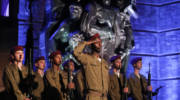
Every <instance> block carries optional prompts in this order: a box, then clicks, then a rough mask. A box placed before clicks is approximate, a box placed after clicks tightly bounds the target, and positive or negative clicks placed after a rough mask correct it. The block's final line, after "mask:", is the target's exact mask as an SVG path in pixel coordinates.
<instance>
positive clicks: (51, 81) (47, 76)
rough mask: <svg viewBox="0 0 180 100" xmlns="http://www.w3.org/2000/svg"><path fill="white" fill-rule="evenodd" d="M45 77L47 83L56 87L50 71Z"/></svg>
mask: <svg viewBox="0 0 180 100" xmlns="http://www.w3.org/2000/svg"><path fill="white" fill-rule="evenodd" d="M45 77H46V79H47V82H48V83H49V84H50V86H52V87H56V84H55V83H54V81H53V79H52V77H51V73H50V72H49V71H47V72H46V75H45Z"/></svg>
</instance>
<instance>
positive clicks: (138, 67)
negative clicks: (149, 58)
mask: <svg viewBox="0 0 180 100" xmlns="http://www.w3.org/2000/svg"><path fill="white" fill-rule="evenodd" d="M135 67H136V68H137V69H138V70H140V69H141V68H142V61H141V60H139V61H138V62H137V63H136V64H135Z"/></svg>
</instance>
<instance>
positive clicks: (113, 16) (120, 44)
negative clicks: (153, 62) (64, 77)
mask: <svg viewBox="0 0 180 100" xmlns="http://www.w3.org/2000/svg"><path fill="white" fill-rule="evenodd" d="M134 2H135V1H134V0H133V1H128V2H127V0H112V1H111V0H94V1H92V2H89V3H88V4H86V3H82V0H80V1H76V3H72V4H70V5H69V6H68V7H69V15H70V16H69V17H68V18H66V19H65V20H63V21H62V22H61V24H60V26H59V28H58V29H57V30H56V31H55V32H54V33H53V34H52V35H51V37H50V40H51V41H52V42H50V43H51V45H52V47H51V48H50V49H51V50H50V51H53V50H56V49H60V50H61V51H62V52H63V53H64V55H65V56H67V55H68V57H70V56H71V57H72V54H71V52H72V51H73V49H74V47H75V46H77V44H78V43H79V42H80V41H83V40H84V39H86V38H89V37H90V36H92V35H94V34H96V33H99V34H100V36H101V39H102V40H103V49H102V50H101V54H102V57H104V58H105V59H106V60H107V61H108V60H109V59H110V57H112V56H114V55H117V54H119V55H121V56H122V59H124V61H123V63H124V66H126V63H127V61H128V56H129V53H130V50H131V49H132V48H133V46H134V39H133V35H132V28H131V24H130V15H132V16H134V17H135V18H137V14H136V13H135V12H134V10H133V9H132V8H133V7H134ZM82 5H86V6H85V7H82ZM82 13H83V14H82ZM87 51H88V50H87ZM65 58H66V57H65ZM74 59H75V58H74ZM125 69H126V68H125Z"/></svg>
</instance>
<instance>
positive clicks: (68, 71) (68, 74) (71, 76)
mask: <svg viewBox="0 0 180 100" xmlns="http://www.w3.org/2000/svg"><path fill="white" fill-rule="evenodd" d="M63 66H64V71H63V74H62V78H63V83H64V86H65V95H66V97H65V98H64V100H77V99H78V96H77V92H76V85H75V80H76V76H75V73H74V70H75V65H74V62H73V60H71V59H70V60H67V61H65V62H64V63H63ZM78 100H79V99H78Z"/></svg>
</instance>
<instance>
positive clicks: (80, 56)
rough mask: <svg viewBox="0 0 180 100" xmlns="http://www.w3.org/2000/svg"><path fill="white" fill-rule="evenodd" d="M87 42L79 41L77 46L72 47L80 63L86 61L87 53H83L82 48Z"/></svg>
mask: <svg viewBox="0 0 180 100" xmlns="http://www.w3.org/2000/svg"><path fill="white" fill-rule="evenodd" d="M87 44H88V43H87V42H86V41H84V42H81V43H79V44H78V46H77V47H76V48H75V49H74V55H75V56H76V57H77V59H78V60H79V61H80V62H81V63H82V64H86V62H87V56H88V55H87V54H85V53H83V50H84V48H85V46H86V45H87Z"/></svg>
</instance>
